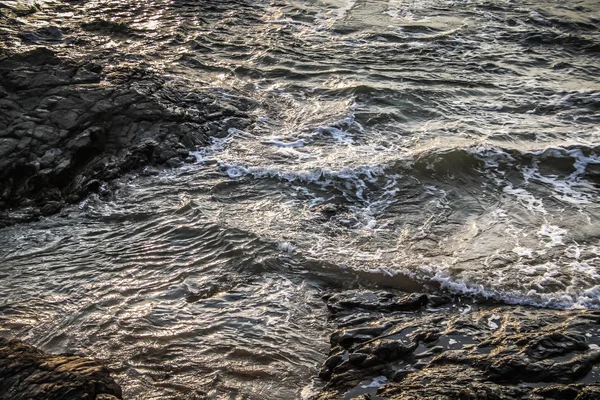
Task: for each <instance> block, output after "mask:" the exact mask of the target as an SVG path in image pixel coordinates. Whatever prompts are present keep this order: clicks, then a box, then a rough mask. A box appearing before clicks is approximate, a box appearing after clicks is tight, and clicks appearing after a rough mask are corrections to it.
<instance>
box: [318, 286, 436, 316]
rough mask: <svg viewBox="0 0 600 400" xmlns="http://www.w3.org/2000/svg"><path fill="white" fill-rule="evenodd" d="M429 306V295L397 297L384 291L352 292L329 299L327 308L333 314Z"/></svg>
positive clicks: (401, 309)
mask: <svg viewBox="0 0 600 400" xmlns="http://www.w3.org/2000/svg"><path fill="white" fill-rule="evenodd" d="M426 304H427V295H424V294H416V293H412V294H409V295H406V296H403V297H397V296H395V295H394V294H392V293H389V292H384V291H363V290H351V291H347V292H343V293H338V294H334V295H332V296H328V297H327V308H328V309H329V311H330V312H332V313H333V314H338V313H342V312H344V311H346V312H347V311H350V312H355V311H356V310H357V309H362V310H378V311H410V310H418V309H420V308H421V307H423V306H425V305H426Z"/></svg>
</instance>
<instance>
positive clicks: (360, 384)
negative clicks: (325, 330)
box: [318, 290, 600, 400]
mask: <svg viewBox="0 0 600 400" xmlns="http://www.w3.org/2000/svg"><path fill="white" fill-rule="evenodd" d="M325 301H326V302H327V307H328V308H329V310H330V312H331V315H332V319H333V322H334V323H335V324H336V325H337V328H336V329H335V331H334V332H333V333H332V335H331V340H330V341H331V351H330V353H329V357H328V359H327V360H326V361H325V362H324V364H323V367H322V369H321V373H320V377H321V378H322V379H323V380H324V381H326V382H327V384H326V386H325V388H324V390H323V391H322V393H321V394H320V396H319V397H318V399H319V400H328V399H360V400H367V399H370V400H376V399H389V400H400V399H481V400H484V399H532V400H533V399H577V400H583V399H590V400H591V399H597V398H600V384H599V383H598V380H599V378H600V346H599V345H600V335H599V332H600V313H599V312H597V311H587V310H567V311H558V310H547V309H536V308H531V307H524V306H510V305H505V304H475V303H472V302H468V303H464V302H463V301H464V299H463V300H462V301H461V300H460V299H450V298H445V297H439V296H428V295H425V294H414V293H413V294H401V293H391V292H385V291H369V290H362V291H348V292H342V293H337V294H332V295H327V296H325Z"/></svg>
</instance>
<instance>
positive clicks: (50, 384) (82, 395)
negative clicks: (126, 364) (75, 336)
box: [0, 337, 123, 400]
mask: <svg viewBox="0 0 600 400" xmlns="http://www.w3.org/2000/svg"><path fill="white" fill-rule="evenodd" d="M0 377H1V378H0V399H6V400H20V399H23V400H24V399H44V400H53V399H56V400H64V399H89V400H116V399H122V398H123V397H122V392H121V387H120V386H119V385H118V384H117V383H116V382H115V381H114V380H113V378H111V376H110V373H109V370H108V369H107V368H106V367H104V366H103V365H101V364H99V363H98V362H96V361H92V360H89V359H86V358H83V357H79V356H75V355H68V354H63V355H50V354H46V353H44V352H42V351H41V350H39V349H36V348H35V347H33V346H30V345H28V344H26V343H24V342H21V341H19V340H8V339H4V338H1V337H0Z"/></svg>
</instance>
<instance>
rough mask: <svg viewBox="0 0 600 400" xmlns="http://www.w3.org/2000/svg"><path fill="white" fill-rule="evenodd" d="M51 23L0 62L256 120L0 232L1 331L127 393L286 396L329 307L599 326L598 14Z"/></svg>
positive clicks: (551, 6)
mask: <svg viewBox="0 0 600 400" xmlns="http://www.w3.org/2000/svg"><path fill="white" fill-rule="evenodd" d="M2 3H11V2H2ZM43 7H44V8H43V9H42V12H39V13H36V14H33V15H30V16H26V17H21V19H20V20H21V22H23V23H24V24H25V25H24V27H22V28H20V29H21V30H22V31H25V32H26V33H27V34H26V35H22V36H21V37H22V39H21V41H19V42H15V43H12V44H11V45H14V46H22V47H23V49H26V48H27V47H28V46H32V45H37V44H39V43H44V44H45V45H51V46H56V47H57V48H60V49H61V50H63V51H66V52H73V53H74V54H77V53H78V52H81V51H82V49H85V52H86V54H90V56H93V57H97V58H100V59H102V60H106V62H107V63H108V64H110V65H112V66H115V67H116V66H123V65H125V66H126V65H142V66H144V67H146V68H151V69H153V70H154V71H157V72H158V73H160V74H163V75H164V76H165V77H168V79H171V80H175V81H177V80H185V81H186V82H191V83H192V84H194V85H198V86H204V87H209V88H213V89H214V90H219V89H221V88H223V89H227V90H232V91H234V92H237V93H239V94H241V95H244V96H247V97H249V98H251V99H253V100H254V101H255V102H256V107H255V109H254V111H253V113H254V115H255V117H256V118H257V121H258V122H257V123H256V124H255V126H253V127H252V129H249V130H248V131H239V130H235V129H232V130H230V131H229V134H228V136H226V137H222V138H215V139H214V142H213V144H212V145H211V146H209V147H207V148H205V149H199V150H198V151H197V152H195V153H194V155H195V156H196V158H197V160H198V163H197V164H196V165H190V166H186V167H183V168H180V169H173V170H167V171H153V170H147V171H146V172H144V173H140V174H138V175H136V176H130V177H126V178H124V179H122V180H121V182H120V184H119V185H118V190H117V191H116V193H115V196H114V197H113V198H112V199H111V200H109V201H106V200H101V199H99V198H97V197H94V196H92V197H90V198H89V199H87V200H85V201H84V202H82V203H81V204H80V205H78V206H77V207H73V208H71V209H69V210H67V212H65V213H64V214H63V215H62V216H56V217H52V218H47V219H45V220H44V221H41V222H38V223H33V224H26V225H21V226H15V227H11V228H7V229H3V230H2V231H0V232H1V234H0V259H1V260H2V265H3V267H2V269H1V271H0V274H1V275H0V276H1V281H0V282H1V283H0V296H1V298H2V299H3V300H2V301H0V310H1V313H0V325H1V326H2V329H3V331H2V332H0V334H3V335H16V336H20V337H24V338H26V339H28V340H29V341H30V342H31V343H32V344H35V345H39V346H42V347H43V348H44V349H46V350H50V351H67V350H68V351H78V352H81V353H83V354H86V355H89V356H93V357H97V358H101V359H104V360H106V361H107V362H108V364H109V365H110V366H111V367H113V368H114V369H115V370H116V376H117V378H118V379H119V382H120V383H121V384H122V385H123V387H124V389H125V394H126V395H127V396H128V398H143V399H148V398H161V399H162V398H181V397H182V396H188V397H190V398H194V396H204V395H207V396H209V397H212V398H251V399H255V398H256V399H259V398H269V399H278V398H281V399H290V398H300V397H303V396H304V397H306V398H309V397H310V394H311V391H312V389H311V388H312V385H313V384H316V385H318V383H316V382H314V381H313V377H314V376H315V375H316V372H317V370H318V366H319V363H320V362H321V361H322V360H323V358H324V356H325V354H326V352H327V349H328V345H327V334H328V326H327V313H326V310H325V309H324V307H323V304H322V302H321V301H320V295H321V294H322V292H323V291H325V290H328V289H331V288H340V287H351V286H357V285H366V286H370V285H383V286H392V287H397V288H400V289H404V290H414V289H416V288H419V289H421V288H426V289H427V290H432V291H440V290H441V291H450V292H454V293H465V294H470V295H475V296H483V297H492V298H496V299H500V300H504V301H507V302H511V303H524V304H534V305H538V306H544V307H557V308H571V307H583V308H600V299H599V296H600V240H599V239H600V223H599V222H600V201H599V199H598V193H599V191H598V189H599V184H600V147H599V146H600V141H599V136H600V128H599V126H600V125H599V122H600V81H599V80H598V76H600V67H599V66H600V62H599V61H600V35H598V33H597V32H598V29H599V28H600V8H599V6H598V4H597V2H594V1H571V2H568V3H566V2H559V1H550V0H545V1H535V2H533V1H527V2H514V1H499V0H496V1H485V2H470V1H460V2H457V1H439V0H435V1H433V0H432V1H425V0H424V1H395V0H389V1H375V0H372V1H359V0H346V1H334V0H331V1H292V0H284V1H279V2H266V1H252V2H249V1H248V2H245V1H241V0H231V1H221V2H217V4H215V2H210V1H176V0H173V1H155V2H152V3H151V4H148V2H138V1H132V0H128V1H121V2H109V1H89V2H85V3H82V4H79V3H73V4H66V3H62V2H51V1H47V2H44V3H43ZM224 95H225V94H224Z"/></svg>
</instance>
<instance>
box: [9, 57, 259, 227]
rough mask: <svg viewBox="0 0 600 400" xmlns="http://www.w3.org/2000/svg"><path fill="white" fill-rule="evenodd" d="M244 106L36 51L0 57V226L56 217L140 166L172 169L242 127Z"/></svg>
mask: <svg viewBox="0 0 600 400" xmlns="http://www.w3.org/2000/svg"><path fill="white" fill-rule="evenodd" d="M225 97H226V98H225ZM252 107H253V102H252V101H251V100H249V99H247V98H244V97H240V96H235V95H234V94H227V95H226V96H224V93H221V92H219V91H216V90H201V89H194V88H193V85H190V84H187V83H185V82H179V81H177V82H176V81H175V80H172V79H167V78H164V77H160V76H158V75H156V74H153V73H151V72H148V71H146V70H143V69H135V68H125V67H121V68H120V67H114V66H108V67H103V66H102V65H99V64H98V63H97V62H91V61H87V60H85V61H84V60H79V61H78V60H74V59H71V58H69V57H65V56H61V55H59V54H58V53H57V52H55V51H54V50H51V49H49V48H45V47H39V48H35V49H33V50H30V51H26V52H23V53H16V54H12V55H10V56H8V57H5V58H3V59H0V226H1V225H2V224H7V223H11V222H19V221H21V220H27V219H31V218H34V217H36V216H37V215H41V214H43V215H48V214H51V213H55V212H57V211H59V210H60V208H61V207H62V205H63V204H65V203H68V202H75V201H78V200H79V199H81V198H82V196H85V195H86V194H87V193H88V192H89V191H93V190H94V189H97V188H99V187H101V186H102V184H103V183H104V182H107V181H110V180H112V179H114V178H116V177H118V176H121V175H123V174H124V173H127V172H129V171H132V170H135V169H139V168H140V167H144V166H147V165H157V166H162V165H164V166H167V167H172V166H178V165H180V164H181V162H184V161H186V160H187V159H188V158H189V152H190V151H191V150H195V149H196V148H197V147H198V146H202V145H205V144H207V142H208V140H209V138H210V137H212V136H224V135H226V134H227V133H228V130H229V129H230V128H238V129H243V128H245V127H247V126H248V125H249V124H250V123H251V119H250V117H249V115H248V111H249V110H250V109H251V108H252ZM49 191H51V192H53V193H55V194H57V196H54V198H52V199H48V198H47V193H48V192H49ZM49 201H51V202H52V203H51V204H49ZM25 207H30V208H31V209H32V210H34V212H24V211H23V210H25ZM17 209H19V212H17V211H16V210H17Z"/></svg>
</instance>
